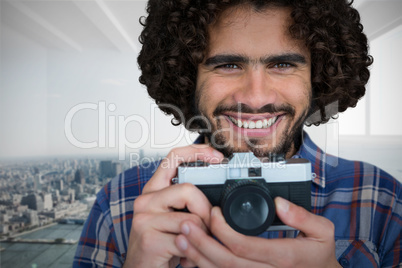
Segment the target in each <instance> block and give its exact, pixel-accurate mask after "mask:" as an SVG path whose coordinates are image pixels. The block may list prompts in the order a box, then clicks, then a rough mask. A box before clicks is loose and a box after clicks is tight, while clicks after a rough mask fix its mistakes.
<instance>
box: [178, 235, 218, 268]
mask: <svg viewBox="0 0 402 268" xmlns="http://www.w3.org/2000/svg"><path fill="white" fill-rule="evenodd" d="M175 243H176V246H177V248H178V249H179V250H181V251H182V254H183V255H185V256H186V258H185V261H183V262H182V261H180V264H181V265H182V266H183V267H186V266H185V265H187V264H189V263H191V264H194V266H197V267H200V268H202V267H211V268H214V267H218V266H216V265H214V264H213V263H212V262H211V261H210V260H209V259H208V258H206V257H205V256H204V255H203V254H201V253H200V252H199V251H198V249H196V248H195V247H194V246H193V245H191V244H190V242H189V241H188V240H187V238H186V237H185V236H184V235H178V236H177V237H176V239H175ZM190 267H191V266H190Z"/></svg>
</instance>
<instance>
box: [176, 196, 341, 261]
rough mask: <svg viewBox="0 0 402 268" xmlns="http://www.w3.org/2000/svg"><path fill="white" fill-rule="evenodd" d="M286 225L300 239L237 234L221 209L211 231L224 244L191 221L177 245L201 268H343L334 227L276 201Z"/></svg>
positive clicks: (214, 215)
mask: <svg viewBox="0 0 402 268" xmlns="http://www.w3.org/2000/svg"><path fill="white" fill-rule="evenodd" d="M275 203H276V210H277V214H278V216H279V218H280V219H281V220H282V222H283V223H285V224H286V225H289V226H291V227H294V228H296V229H298V230H300V231H301V232H300V234H299V236H298V237H297V238H285V239H265V238H260V237H251V236H245V235H242V234H240V233H238V232H236V231H234V230H233V229H232V228H231V227H230V226H229V225H228V224H227V223H226V222H225V219H224V218H223V215H222V213H221V210H220V208H218V207H214V208H213V209H212V214H211V227H210V228H211V229H210V230H211V232H212V234H213V235H215V236H216V237H217V239H218V240H219V241H220V242H221V243H219V242H218V241H216V240H215V239H213V238H212V237H210V236H208V235H207V234H205V232H202V230H201V229H200V228H199V227H198V226H196V225H195V224H193V223H192V222H183V223H182V226H181V230H182V235H180V236H177V238H176V241H175V242H176V245H177V247H178V248H179V249H180V250H181V251H182V252H183V253H184V255H185V256H186V257H187V259H188V260H191V261H192V262H193V263H194V264H196V265H197V266H199V267H253V268H254V267H341V266H340V265H339V264H338V262H337V260H336V258H335V240H334V225H333V224H332V222H331V221H329V220H328V219H326V218H324V217H321V216H317V215H314V214H312V213H310V212H308V211H306V210H305V209H304V208H302V207H299V206H296V205H295V204H292V203H290V202H288V201H287V200H285V199H283V198H276V199H275Z"/></svg>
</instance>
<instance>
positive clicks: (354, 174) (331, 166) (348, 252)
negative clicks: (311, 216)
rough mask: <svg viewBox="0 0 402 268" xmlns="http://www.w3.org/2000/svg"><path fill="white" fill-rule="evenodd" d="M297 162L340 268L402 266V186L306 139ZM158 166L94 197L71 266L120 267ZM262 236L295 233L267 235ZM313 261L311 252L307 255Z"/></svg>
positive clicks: (130, 173) (132, 173) (140, 169)
mask: <svg viewBox="0 0 402 268" xmlns="http://www.w3.org/2000/svg"><path fill="white" fill-rule="evenodd" d="M294 157H295V158H305V159H308V160H309V161H310V162H311V164H312V172H313V173H315V175H316V176H315V178H314V179H313V183H312V186H311V196H312V199H311V202H312V204H311V205H312V212H313V213H315V214H317V215H321V216H324V217H325V218H327V219H329V220H331V221H332V222H333V223H334V224H335V241H336V257H337V259H338V261H339V263H340V264H341V265H342V266H343V267H402V252H401V243H402V237H401V230H402V200H401V191H402V188H401V184H400V183H399V182H398V181H397V180H395V179H394V178H392V177H391V176H390V175H389V174H387V173H385V172H384V171H382V170H381V169H379V168H377V167H375V166H373V165H370V164H367V163H364V162H357V161H348V160H344V159H341V158H337V157H334V156H330V155H328V154H325V153H324V152H323V151H322V150H321V149H320V148H318V147H317V146H316V145H315V144H314V143H313V142H312V141H311V139H310V138H309V137H308V135H307V134H305V135H304V138H303V144H302V146H301V148H300V150H299V152H298V153H297V154H296V155H295V156H294ZM158 164H159V163H150V164H149V165H147V166H145V165H142V166H136V167H133V168H131V169H129V170H127V171H125V172H124V173H122V174H120V175H119V176H117V177H116V178H114V179H113V180H111V181H110V182H109V183H108V184H107V185H105V186H104V187H103V189H102V190H101V191H100V192H99V193H98V195H97V199H96V201H95V204H94V205H93V208H92V210H91V212H90V215H89V217H88V219H87V221H86V223H85V225H84V228H83V230H82V234H81V238H80V240H79V242H78V247H77V251H76V254H75V258H74V264H73V267H93V266H100V267H121V266H122V265H123V263H124V260H125V257H126V252H127V248H128V239H129V234H130V230H131V223H132V218H133V202H134V200H135V198H136V197H137V196H138V195H140V194H141V191H142V188H143V187H144V185H145V184H146V183H147V181H148V180H149V179H150V178H151V176H152V175H153V173H154V172H155V170H156V169H157V167H158ZM261 236H262V237H266V238H278V237H294V236H295V232H291V231H287V232H285V231H281V232H266V233H263V234H262V235H261ZM311 255H312V256H311V257H312V258H314V252H311Z"/></svg>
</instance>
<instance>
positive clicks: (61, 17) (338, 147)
mask: <svg viewBox="0 0 402 268" xmlns="http://www.w3.org/2000/svg"><path fill="white" fill-rule="evenodd" d="M145 5H146V1H135V0H121V1H118V0H68V1H66V0H42V1H38V0H25V1H19V0H1V29H0V30H1V32H0V34H1V35H0V39H1V61H0V64H1V72H0V75H1V91H0V126H1V130H0V157H1V158H3V159H4V158H6V159H7V158H14V157H26V156H48V155H52V156H53V155H75V154H84V155H93V154H112V155H115V156H117V155H118V151H119V149H120V150H121V149H122V148H123V147H124V148H125V147H126V146H125V145H126V144H127V145H128V146H129V147H132V148H126V149H125V152H126V153H128V152H131V151H138V150H139V149H143V150H144V152H146V153H150V152H154V151H158V152H162V154H163V153H164V152H166V151H168V149H169V148H170V147H172V145H176V144H177V145H183V144H187V143H189V142H191V140H192V139H193V138H194V137H195V135H189V134H188V133H187V132H185V131H184V130H183V128H181V127H173V126H171V124H170V118H165V116H164V115H163V114H162V113H160V112H159V110H158V109H157V108H156V107H155V105H153V102H152V100H151V99H150V98H149V97H148V95H147V92H146V89H145V88H144V87H143V86H142V85H140V83H139V82H138V76H139V71H138V67H137V62H136V57H137V54H138V52H139V50H140V44H139V42H138V36H139V34H140V31H141V26H140V24H139V22H138V21H139V18H140V16H142V15H145ZM354 6H355V7H356V8H357V9H358V10H359V11H360V12H361V17H362V22H363V25H364V29H365V32H366V34H367V36H368V37H369V39H370V47H371V54H372V55H373V56H374V59H375V63H374V66H373V67H372V76H371V80H370V84H369V85H368V87H367V88H368V92H367V94H366V96H365V97H364V98H363V99H362V100H361V101H360V102H359V104H358V106H357V107H356V109H349V110H348V111H346V112H345V113H343V114H341V115H340V116H339V120H337V121H334V122H331V124H329V125H328V126H323V127H320V128H319V129H315V128H308V129H307V130H308V131H309V132H311V133H313V134H312V135H313V137H314V139H315V140H316V141H317V142H318V143H320V145H321V146H322V147H324V148H326V149H327V150H328V151H330V152H331V153H337V154H340V155H341V156H342V157H349V158H350V157H351V158H359V159H363V160H366V161H369V162H372V163H374V164H377V165H379V166H381V167H383V168H384V169H386V170H388V171H389V172H391V173H392V174H393V175H394V176H396V177H398V178H402V175H401V174H402V167H399V166H398V163H400V160H401V159H402V158H401V156H402V151H401V143H402V139H401V137H402V124H401V123H400V122H401V120H400V119H398V114H399V112H398V111H399V107H400V99H401V97H402V90H401V88H400V82H399V80H400V76H401V67H400V65H399V64H400V62H402V51H401V49H400V48H401V47H402V46H401V45H402V15H401V14H402V12H401V11H402V1H401V0H393V1H387V0H381V1H380V0H377V1H374V0H373V1H371V0H360V1H355V3H354ZM77 105H78V107H77ZM79 105H81V106H79ZM69 112H70V113H69ZM133 115H134V117H133ZM130 116H132V117H131V118H129V117H130ZM124 120H125V121H124ZM66 124H69V126H70V127H69V129H70V130H71V131H70V132H69V133H66V127H65V125H66ZM124 131H125V133H124V134H123V133H122V132H124ZM151 133H152V135H151ZM69 134H70V136H69ZM324 134H325V135H324ZM71 135H72V136H71ZM119 135H123V136H124V137H125V140H119ZM71 137H73V138H71ZM72 140H73V141H72ZM74 141H76V143H74ZM78 142H81V143H84V144H85V145H87V147H85V146H80V144H81V143H78ZM122 143H126V144H122ZM324 143H325V144H324ZM81 145H82V144H81ZM82 147H85V148H82Z"/></svg>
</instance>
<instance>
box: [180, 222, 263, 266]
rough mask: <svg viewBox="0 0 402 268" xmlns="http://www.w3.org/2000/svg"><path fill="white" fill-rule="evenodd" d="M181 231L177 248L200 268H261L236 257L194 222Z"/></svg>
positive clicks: (183, 226) (183, 227)
mask: <svg viewBox="0 0 402 268" xmlns="http://www.w3.org/2000/svg"><path fill="white" fill-rule="evenodd" d="M181 230H182V235H179V236H177V238H176V241H175V242H176V246H177V247H178V248H179V249H180V250H181V251H182V252H184V254H185V255H186V258H187V259H189V260H191V261H192V262H194V263H195V264H196V265H197V266H199V267H247V266H248V267H261V263H258V262H253V261H250V260H248V258H247V259H246V258H239V256H236V255H234V254H233V253H232V252H231V251H230V250H228V249H227V248H226V247H225V246H224V245H222V244H221V243H219V242H218V241H216V240H215V239H214V238H212V237H211V236H209V235H207V234H205V232H203V231H202V230H201V229H200V228H199V227H198V226H196V225H194V224H193V223H192V222H184V223H183V224H182V227H181ZM264 267H269V266H264Z"/></svg>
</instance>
